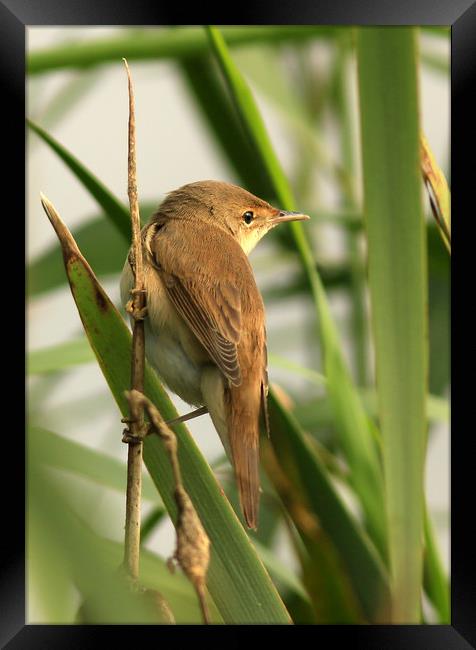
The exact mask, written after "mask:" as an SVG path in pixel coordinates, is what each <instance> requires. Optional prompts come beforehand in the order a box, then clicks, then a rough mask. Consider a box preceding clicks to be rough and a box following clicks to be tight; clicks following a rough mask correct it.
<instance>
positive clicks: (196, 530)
mask: <svg viewBox="0 0 476 650" xmlns="http://www.w3.org/2000/svg"><path fill="white" fill-rule="evenodd" d="M126 397H127V399H128V401H129V405H130V408H131V411H132V410H133V409H137V408H141V409H142V408H145V410H146V411H147V414H148V416H149V419H150V425H151V429H152V431H153V432H155V433H157V434H158V435H159V436H160V438H161V439H162V441H163V442H164V445H165V448H166V450H167V452H168V454H169V456H170V462H171V464H172V471H173V474H174V479H175V492H174V497H175V502H176V504H177V509H178V518H177V523H176V530H177V548H176V551H175V554H174V559H176V560H177V562H178V564H179V565H180V566H181V568H182V570H183V572H184V573H185V575H186V576H187V578H188V579H189V580H190V582H191V583H192V584H193V586H194V587H195V590H196V592H197V596H198V600H199V603H200V608H201V610H202V615H203V619H204V621H205V623H210V614H209V611H208V606H207V601H206V597H205V587H206V575H207V570H208V563H209V561H210V540H209V538H208V535H207V534H206V532H205V529H204V528H203V525H202V522H201V521H200V518H199V517H198V514H197V512H196V510H195V508H194V506H193V503H192V501H191V499H190V497H189V496H188V494H187V492H186V490H185V488H184V486H183V482H182V475H181V472H180V465H179V461H178V456H177V438H176V436H175V433H174V432H173V431H172V429H170V428H169V427H168V426H167V423H166V422H165V420H164V419H163V417H162V416H161V415H160V413H159V411H158V410H157V409H156V407H155V406H154V405H153V404H152V402H151V401H150V400H149V399H148V398H147V397H145V395H143V394H142V393H140V392H139V391H137V390H131V391H130V392H127V393H126Z"/></svg>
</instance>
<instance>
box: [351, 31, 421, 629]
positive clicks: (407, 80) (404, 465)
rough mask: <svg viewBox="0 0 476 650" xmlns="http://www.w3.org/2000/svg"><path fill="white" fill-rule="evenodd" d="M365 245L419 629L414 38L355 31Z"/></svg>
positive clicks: (407, 617) (406, 600)
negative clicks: (365, 231)
mask: <svg viewBox="0 0 476 650" xmlns="http://www.w3.org/2000/svg"><path fill="white" fill-rule="evenodd" d="M357 50H358V74H359V91H360V119H361V137H362V155H363V171H364V205H365V220H366V228H367V240H368V258H369V284H370V295H371V311H372V322H373V333H374V340H375V352H376V375H377V389H378V396H379V412H380V418H379V419H380V427H381V431H382V448H383V463H384V476H385V490H384V495H385V502H386V512H387V524H388V544H389V559H390V570H391V589H392V621H393V622H394V623H418V622H420V618H421V614H420V598H421V580H422V560H423V553H422V539H423V512H424V509H423V503H424V498H423V497H424V493H423V469H424V457H425V446H426V429H427V418H426V408H425V402H426V394H427V368H428V360H427V357H428V351H427V333H428V323H427V316H426V309H427V300H428V295H427V294H428V285H427V276H426V240H425V230H424V220H423V210H422V204H421V172H420V149H419V134H420V127H419V109H418V86H417V65H416V64H417V60H416V51H417V49H416V30H415V29H410V28H408V29H405V28H362V29H359V30H358V36H357Z"/></svg>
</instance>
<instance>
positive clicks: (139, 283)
mask: <svg viewBox="0 0 476 650" xmlns="http://www.w3.org/2000/svg"><path fill="white" fill-rule="evenodd" d="M123 61H124V64H125V66H126V71H127V79H128V88H129V152H128V188H127V189H128V196H129V205H130V212H131V224H132V247H131V252H132V256H131V257H132V259H133V264H132V270H133V273H134V279H135V285H134V289H133V290H132V300H131V301H130V303H129V305H128V311H129V312H130V314H131V315H132V317H133V319H134V328H133V334H132V362H131V388H132V389H133V390H134V389H135V390H138V391H140V392H143V390H144V364H145V337H144V320H143V319H144V313H145V292H144V272H143V264H142V244H141V232H140V217H139V205H138V201H137V182H136V141H135V114H134V91H133V88H132V81H131V75H130V71H129V66H128V65H127V61H126V59H123ZM143 427H144V412H143V409H142V407H141V406H140V405H139V404H138V403H137V404H131V407H130V430H129V431H128V432H127V433H128V434H130V435H128V436H127V437H126V438H125V440H126V441H127V442H128V443H129V449H128V454H127V492H126V525H125V542H124V567H125V569H126V571H127V573H128V574H129V576H130V577H131V579H132V581H133V582H134V583H136V582H137V580H138V577H139V553H140V550H139V546H140V514H141V513H140V511H141V487H142V444H143V443H142V435H141V434H142V430H143Z"/></svg>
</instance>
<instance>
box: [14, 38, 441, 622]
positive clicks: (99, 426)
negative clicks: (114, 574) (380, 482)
mask: <svg viewBox="0 0 476 650" xmlns="http://www.w3.org/2000/svg"><path fill="white" fill-rule="evenodd" d="M116 31H117V28H64V27H53V28H51V27H48V28H43V27H34V28H28V30H27V32H28V48H29V49H37V48H41V47H44V46H49V45H51V44H53V43H59V42H61V41H67V40H70V39H72V38H73V37H74V39H87V38H91V37H98V36H103V35H104V36H105V35H109V34H112V33H114V32H116ZM429 44H430V45H431V46H432V47H436V48H438V52H439V53H442V54H445V55H447V56H449V47H448V46H447V45H446V44H445V43H442V42H441V40H440V39H438V40H436V39H433V41H431V43H430V41H429ZM320 57H321V59H322V52H321V53H320ZM130 66H131V70H132V74H133V79H134V86H135V96H136V123H137V155H138V161H137V162H138V169H137V175H138V186H139V196H140V199H141V201H156V202H158V200H159V198H160V197H161V195H162V194H163V193H164V192H166V191H169V190H172V189H175V188H176V187H179V186H180V185H183V184H184V183H187V182H191V181H195V180H200V179H207V178H214V179H221V180H228V181H232V182H233V181H234V180H235V179H234V178H233V177H232V176H231V172H230V170H229V168H228V166H227V165H226V164H225V163H224V161H223V158H222V156H221V154H220V152H219V151H218V150H217V149H216V148H215V146H214V143H213V142H212V140H211V138H210V137H209V134H208V132H207V128H206V126H205V124H204V123H203V122H202V119H201V117H200V115H198V113H197V111H196V109H195V107H194V106H193V105H192V103H191V102H190V99H189V95H188V93H187V90H186V89H185V87H184V86H183V82H182V80H181V78H180V77H179V76H178V74H177V73H176V71H175V69H174V66H173V64H171V63H169V62H154V63H153V64H143V63H141V62H135V61H131V62H130ZM88 74H89V73H88ZM70 77H71V73H69V72H64V71H59V72H55V73H54V74H49V75H44V76H39V77H36V78H35V77H34V78H32V79H31V81H29V82H28V95H27V96H28V105H27V115H28V116H30V117H32V119H34V120H35V121H36V122H37V123H38V124H39V125H40V126H41V125H42V110H43V109H44V108H45V107H46V106H47V105H48V102H49V100H50V99H51V98H52V97H53V96H54V95H55V93H56V92H57V90H58V88H60V87H61V86H62V85H63V84H64V83H65V81H66V80H67V79H69V78H70ZM250 84H251V86H252V89H253V91H254V93H255V96H256V98H257V100H258V103H259V107H260V109H261V110H262V113H263V116H264V119H265V122H266V124H267V126H268V128H269V131H270V135H271V138H272V141H273V144H274V145H275V147H276V149H277V151H278V154H279V157H280V159H281V161H282V162H283V165H284V167H285V169H286V168H288V167H289V165H290V163H291V162H292V161H291V160H290V151H289V149H288V146H287V141H286V132H285V130H284V129H283V126H282V122H281V120H280V119H279V114H278V113H277V111H276V108H275V107H274V106H272V105H270V104H269V102H268V101H267V100H266V98H265V97H263V96H262V94H261V93H260V91H259V89H257V88H256V87H255V86H254V85H253V83H252V82H250ZM421 91H422V93H421V111H422V122H423V127H424V131H425V133H426V136H427V138H428V141H429V142H430V144H431V147H432V149H433V151H434V154H435V157H436V159H437V161H438V162H440V164H442V165H443V164H444V163H445V161H446V160H447V157H448V146H449V82H448V79H447V78H445V77H444V76H443V75H438V74H435V73H433V72H430V71H428V70H426V71H425V72H424V73H423V74H422V77H421ZM353 101H354V108H355V111H354V113H355V115H356V116H357V105H356V103H355V102H356V97H355V89H354V97H353ZM127 117H128V107H127V86H126V78H125V72H124V69H123V67H122V63H121V62H120V61H118V63H117V65H108V66H105V67H102V68H101V69H100V73H99V74H98V75H96V74H95V73H94V74H92V75H91V89H90V91H89V92H87V93H86V94H84V95H83V96H81V98H80V99H79V100H78V102H77V104H76V105H74V106H73V107H72V109H71V110H70V111H69V112H68V113H67V115H66V116H65V118H64V119H61V120H60V121H59V122H58V123H57V124H55V126H54V129H53V130H52V135H53V136H54V137H55V138H56V139H57V140H58V141H59V142H60V143H62V144H63V145H64V146H65V147H66V148H67V149H69V150H70V151H71V152H73V153H74V155H75V156H76V157H77V158H78V159H79V160H80V161H82V162H83V163H84V164H85V165H86V167H87V168H89V169H90V170H91V171H92V172H93V173H95V174H96V175H97V176H98V177H99V178H100V179H101V180H102V181H103V183H104V184H105V185H106V186H107V187H108V188H110V189H111V190H112V192H113V193H114V194H115V195H116V196H117V197H119V198H120V199H121V200H123V201H124V202H125V203H127ZM47 130H48V129H47ZM332 137H333V136H332V133H330V134H329V138H330V141H329V146H330V147H333V146H334V147H335V146H336V143H335V141H334V142H333V141H332ZM334 140H335V138H334ZM27 146H28V149H27V151H28V160H27V205H28V212H27V256H28V259H29V260H32V259H34V258H35V257H36V256H37V255H38V254H40V253H41V252H42V251H44V250H45V249H46V248H48V247H49V246H50V245H51V244H52V242H55V241H56V236H55V235H54V233H53V230H52V228H51V226H50V224H49V222H48V221H47V219H46V217H45V215H44V213H43V210H42V208H41V205H40V201H39V193H40V191H41V192H43V193H44V194H46V196H48V198H49V199H50V200H51V201H52V202H53V203H54V205H55V207H56V208H57V209H58V211H59V213H60V214H61V216H62V218H63V219H64V220H65V222H66V223H67V225H68V227H69V228H70V229H73V228H74V227H75V226H77V225H78V224H80V223H83V222H84V221H85V220H86V219H87V218H89V217H90V216H92V215H94V214H97V213H98V208H97V206H96V204H95V202H94V200H93V199H92V198H91V197H90V196H89V195H88V193H87V192H86V191H85V190H84V189H83V188H82V186H81V185H80V184H79V182H77V181H76V180H75V178H74V176H73V175H72V173H71V172H70V171H69V170H68V169H67V168H66V167H65V165H64V164H63V163H62V162H61V161H60V160H59V158H58V157H57V156H56V155H55V154H53V153H52V152H51V151H50V149H49V148H47V147H46V146H45V145H44V144H43V143H42V142H40V141H39V140H38V138H37V137H36V136H35V137H30V135H29V134H28V143H27ZM326 199H327V200H326V203H327V204H328V205H329V204H332V200H333V196H332V192H331V190H329V195H328V196H326ZM320 248H321V249H324V253H323V254H325V255H326V256H327V257H332V256H333V255H335V256H336V257H338V254H339V250H338V249H339V240H338V238H336V237H333V236H332V233H329V234H328V237H327V238H326V240H325V241H324V242H322V243H321V245H320ZM258 249H262V251H264V252H265V251H266V244H265V242H263V243H262V244H260V245H259V247H258ZM258 249H257V251H256V252H255V253H253V254H252V257H251V262H252V264H253V263H255V264H256V266H258V267H259V268H258V269H257V272H256V275H257V280H258V284H259V286H263V285H264V284H265V283H266V269H265V268H263V265H260V264H258V261H259V256H260V252H259V250H258ZM262 251H261V252H262ZM255 260H256V262H254V261H255ZM281 272H282V273H283V274H285V273H286V268H283V269H281ZM104 286H105V289H106V291H107V292H108V294H109V296H110V297H111V298H112V299H113V300H114V301H116V300H118V299H119V287H118V285H117V283H116V282H107V281H106V282H104ZM295 307H296V308H295V310H293V311H290V310H287V312H286V314H285V315H283V313H282V312H279V313H278V312H277V310H276V309H274V310H273V309H267V319H268V324H269V327H272V325H273V323H276V322H279V324H280V325H281V326H284V325H285V326H288V327H289V328H294V331H295V336H296V341H297V342H296V346H295V349H294V348H293V349H292V350H290V351H289V352H288V351H286V356H288V357H289V358H292V359H293V360H295V361H297V362H299V363H302V364H303V365H305V364H306V351H305V346H304V345H300V343H299V334H300V332H302V331H303V327H304V325H303V323H305V320H306V314H307V311H306V308H305V306H303V305H301V304H298V301H297V303H296V306H295ZM332 308H333V310H334V313H336V314H340V313H343V312H345V309H346V305H345V304H342V302H341V301H340V300H339V296H336V297H335V298H334V299H333V301H332ZM27 319H28V321H27V334H28V345H29V348H30V349H37V348H41V347H44V346H48V345H52V344H55V343H59V342H61V341H66V340H68V339H70V338H73V337H77V336H78V335H79V334H80V333H81V332H82V328H81V323H80V320H79V317H78V315H77V311H76V308H75V306H74V303H73V300H72V297H71V294H70V292H69V290H58V291H55V292H53V293H49V294H48V295H46V296H44V297H40V298H37V299H34V300H32V301H30V303H29V305H28V313H27ZM270 351H271V352H273V351H274V352H279V351H278V350H273V349H271V350H270ZM278 378H279V372H278V371H277V370H275V369H273V368H272V367H271V368H270V380H271V381H273V380H274V381H276V380H277V379H278ZM45 399H46V407H47V408H46V410H47V411H48V416H47V417H46V418H45V419H44V420H43V421H42V424H43V425H44V426H45V427H48V426H49V427H51V429H52V430H54V431H57V432H59V433H61V434H62V435H65V436H68V437H71V438H72V439H74V440H77V441H78V442H81V443H83V444H88V445H91V446H93V447H95V448H100V449H102V450H104V451H106V452H107V453H109V454H111V455H113V456H116V457H118V458H121V459H125V458H126V454H127V450H126V446H125V445H124V444H123V443H122V442H121V431H122V425H121V424H120V422H119V419H120V416H119V413H118V410H117V407H116V405H115V403H114V401H113V399H112V397H111V396H110V395H109V393H108V389H107V386H106V384H105V380H104V378H103V376H102V374H101V372H100V370H99V368H98V366H97V365H96V364H94V363H92V364H88V365H85V366H82V367H80V368H78V369H77V370H73V371H71V372H68V373H67V375H66V376H65V378H64V379H63V380H62V381H61V383H60V384H59V385H57V384H55V385H52V386H51V390H50V391H49V393H48V395H47V396H46V397H45ZM83 399H84V404H86V403H87V404H90V408H91V409H92V410H91V411H89V412H88V413H83V417H81V414H75V417H69V416H68V414H67V413H65V410H64V408H63V409H62V408H61V407H62V405H63V406H64V404H66V403H68V402H70V401H74V400H81V403H83V402H82V400H83ZM173 399H174V402H175V403H176V404H177V405H178V409H179V412H181V413H183V412H186V411H187V409H188V407H187V405H185V404H183V403H181V401H180V400H179V399H178V398H176V397H174V398H173ZM68 413H69V411H68ZM76 416H77V417H76ZM190 430H191V432H192V434H193V436H194V437H195V440H196V441H197V444H198V445H199V447H200V449H201V450H202V452H203V453H204V455H205V456H206V458H207V459H208V460H209V461H211V460H213V459H214V458H217V457H218V456H220V455H221V454H222V453H223V452H222V447H221V444H220V441H219V438H218V435H217V434H216V432H215V431H214V429H213V425H211V422H210V420H209V418H208V416H205V417H202V418H199V419H197V420H194V421H192V422H191V423H190ZM427 458H428V460H427V471H426V486H427V494H428V501H429V505H430V509H431V511H432V513H433V515H434V517H435V525H436V530H437V534H438V539H439V542H440V547H441V549H442V552H443V560H444V562H445V565H446V566H448V565H449V535H448V508H449V427H448V426H447V425H440V426H438V427H437V428H436V429H435V431H434V435H433V436H432V439H431V444H430V446H429V450H428V457H427ZM77 484H78V498H81V499H84V498H85V499H88V500H90V503H91V507H92V512H93V513H94V518H95V523H96V524H97V526H98V528H99V529H100V530H101V531H102V532H104V533H105V534H106V535H108V536H109V537H112V538H114V539H118V540H119V539H122V535H123V529H122V524H120V522H121V521H122V518H121V516H120V514H117V513H121V512H123V510H124V497H123V495H120V494H117V493H113V492H109V491H108V490H104V489H102V488H98V487H94V486H92V485H91V484H89V483H86V482H83V481H80V480H79V479H78V481H77ZM149 508H150V504H145V505H144V513H146V512H147V510H148V509H149ZM112 522H113V525H114V526H116V529H112V528H111V526H112ZM174 542H175V540H174V533H173V528H172V525H171V524H170V523H169V522H168V521H166V522H165V523H164V524H163V525H161V526H160V527H159V528H158V530H157V531H156V533H155V534H154V535H153V537H152V538H151V539H150V541H149V543H148V546H150V547H151V548H153V549H154V550H155V551H158V552H160V553H161V554H162V555H164V556H166V557H167V556H169V555H171V554H172V553H173V550H174ZM281 546H282V548H281V550H280V555H281V556H282V557H283V558H285V559H288V558H289V555H288V553H287V550H286V547H285V544H284V543H283V544H282V545H281ZM30 600H32V602H30V603H29V606H30V612H29V620H30V621H31V622H35V621H37V620H41V604H40V603H39V602H36V601H35V600H34V598H33V599H30Z"/></svg>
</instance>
